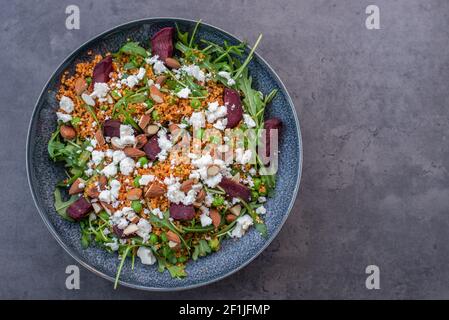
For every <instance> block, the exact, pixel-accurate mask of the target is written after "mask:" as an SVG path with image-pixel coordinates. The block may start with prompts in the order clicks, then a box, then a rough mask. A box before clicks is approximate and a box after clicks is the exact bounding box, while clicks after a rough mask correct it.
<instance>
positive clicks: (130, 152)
mask: <svg viewBox="0 0 449 320" xmlns="http://www.w3.org/2000/svg"><path fill="white" fill-rule="evenodd" d="M123 152H124V153H125V154H126V155H127V156H128V157H130V158H140V157H145V151H142V150H140V149H137V148H133V147H126V148H125V149H123Z"/></svg>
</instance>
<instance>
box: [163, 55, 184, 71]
mask: <svg viewBox="0 0 449 320" xmlns="http://www.w3.org/2000/svg"><path fill="white" fill-rule="evenodd" d="M165 65H166V66H167V67H169V68H170V69H179V68H181V64H180V63H179V61H178V60H176V59H175V58H170V57H168V58H165Z"/></svg>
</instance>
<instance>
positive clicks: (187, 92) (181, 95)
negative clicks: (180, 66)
mask: <svg viewBox="0 0 449 320" xmlns="http://www.w3.org/2000/svg"><path fill="white" fill-rule="evenodd" d="M191 93H192V91H190V89H189V88H182V89H181V90H179V91H178V92H177V93H176V95H177V96H178V97H179V98H182V99H187V98H188V97H189V95H190V94H191Z"/></svg>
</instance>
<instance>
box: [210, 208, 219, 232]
mask: <svg viewBox="0 0 449 320" xmlns="http://www.w3.org/2000/svg"><path fill="white" fill-rule="evenodd" d="M209 217H210V218H211V219H212V224H213V225H214V227H215V228H218V226H219V225H220V223H221V215H220V213H219V212H218V210H216V209H210V211H209Z"/></svg>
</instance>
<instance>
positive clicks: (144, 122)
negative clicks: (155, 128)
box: [139, 114, 151, 130]
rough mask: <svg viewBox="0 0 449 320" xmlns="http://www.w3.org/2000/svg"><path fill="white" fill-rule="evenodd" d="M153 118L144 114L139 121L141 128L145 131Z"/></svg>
mask: <svg viewBox="0 0 449 320" xmlns="http://www.w3.org/2000/svg"><path fill="white" fill-rule="evenodd" d="M150 120H151V116H150V115H149V114H144V115H143V116H142V117H140V120H139V127H141V128H142V130H143V129H145V128H146V126H147V125H148V124H149V123H150Z"/></svg>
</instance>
